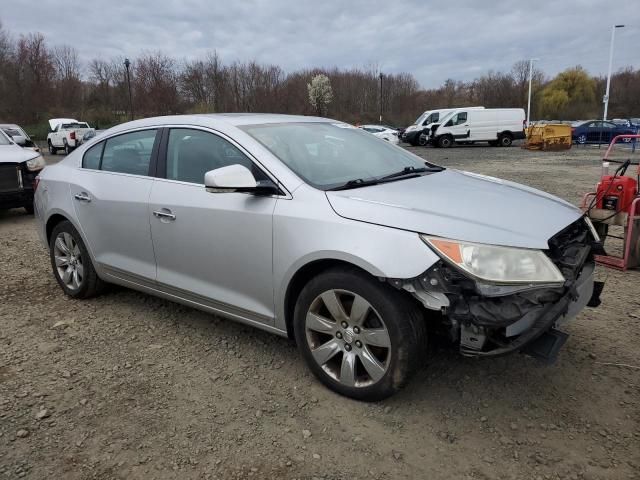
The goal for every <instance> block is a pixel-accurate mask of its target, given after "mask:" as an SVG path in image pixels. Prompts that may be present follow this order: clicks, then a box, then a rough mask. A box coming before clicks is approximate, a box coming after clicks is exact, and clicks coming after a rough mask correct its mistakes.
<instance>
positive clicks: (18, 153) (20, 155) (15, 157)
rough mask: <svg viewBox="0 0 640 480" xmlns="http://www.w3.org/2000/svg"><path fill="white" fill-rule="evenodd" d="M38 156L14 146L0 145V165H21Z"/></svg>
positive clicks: (36, 153)
mask: <svg viewBox="0 0 640 480" xmlns="http://www.w3.org/2000/svg"><path fill="white" fill-rule="evenodd" d="M38 155H40V154H39V153H38V152H35V151H33V150H31V149H28V148H22V147H21V146H19V145H16V144H11V145H0V163H22V162H26V161H27V160H31V159H32V158H36V157H37V156H38Z"/></svg>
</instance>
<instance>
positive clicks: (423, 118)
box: [402, 107, 484, 147]
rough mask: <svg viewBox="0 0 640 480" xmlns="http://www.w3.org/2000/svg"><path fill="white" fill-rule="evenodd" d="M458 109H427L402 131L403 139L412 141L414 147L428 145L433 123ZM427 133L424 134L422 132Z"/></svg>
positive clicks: (476, 108)
mask: <svg viewBox="0 0 640 480" xmlns="http://www.w3.org/2000/svg"><path fill="white" fill-rule="evenodd" d="M483 108H484V107H467V109H469V110H478V109H483ZM456 110H458V107H456V108H441V109H438V110H427V111H425V112H423V113H422V115H420V116H419V117H418V118H417V119H416V121H415V122H413V125H409V126H408V127H407V128H406V130H405V131H404V132H403V133H402V141H404V142H407V143H410V144H411V145H413V146H414V147H415V146H417V145H426V144H427V141H428V139H429V132H430V131H431V125H433V124H434V123H438V121H439V120H440V119H442V118H444V117H446V116H447V115H449V114H450V113H451V112H454V111H456ZM423 133H424V134H425V135H422V134H423Z"/></svg>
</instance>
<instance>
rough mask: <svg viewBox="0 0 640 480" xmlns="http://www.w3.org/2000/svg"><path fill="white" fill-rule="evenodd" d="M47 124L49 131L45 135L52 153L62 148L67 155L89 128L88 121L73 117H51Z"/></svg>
mask: <svg viewBox="0 0 640 480" xmlns="http://www.w3.org/2000/svg"><path fill="white" fill-rule="evenodd" d="M49 126H50V127H51V132H50V133H49V134H48V135H47V146H48V147H49V153H51V154H52V155H55V154H56V153H58V150H64V151H65V153H66V154H67V155H68V154H69V153H71V152H72V151H73V149H74V148H76V147H77V146H79V145H80V140H81V139H82V137H83V135H84V134H85V133H86V132H88V131H89V130H91V127H90V126H89V124H88V123H86V122H79V121H78V120H74V119H73V118H52V119H51V120H49Z"/></svg>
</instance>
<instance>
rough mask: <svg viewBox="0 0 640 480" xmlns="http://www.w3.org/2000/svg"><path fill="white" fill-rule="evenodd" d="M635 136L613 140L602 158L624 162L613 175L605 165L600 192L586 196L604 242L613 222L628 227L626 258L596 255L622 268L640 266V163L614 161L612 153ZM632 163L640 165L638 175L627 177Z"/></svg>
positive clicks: (600, 260) (584, 201) (585, 208)
mask: <svg viewBox="0 0 640 480" xmlns="http://www.w3.org/2000/svg"><path fill="white" fill-rule="evenodd" d="M634 138H635V139H639V140H640V135H618V136H617V137H615V138H614V139H613V140H612V141H611V144H610V145H609V148H607V151H606V153H605V155H604V158H603V159H602V161H603V162H609V163H620V164H622V165H621V166H620V167H618V169H617V170H616V171H615V174H614V175H609V174H608V172H605V171H604V168H603V176H602V177H601V179H600V181H599V182H598V184H597V185H596V191H595V192H590V193H587V194H586V195H585V196H584V198H583V199H582V210H583V211H584V212H585V213H586V214H587V215H588V216H589V218H590V219H591V220H592V222H593V223H594V226H595V228H596V231H597V232H598V234H599V235H600V236H601V237H602V242H603V243H604V241H605V240H606V237H607V234H608V231H609V226H610V225H620V226H622V227H624V235H623V237H622V240H623V242H624V243H623V246H622V251H623V255H622V257H615V256H612V255H596V262H598V263H600V264H602V265H606V266H609V267H613V268H617V269H619V270H627V269H628V268H634V267H638V266H640V194H639V193H638V185H639V184H640V164H639V163H638V162H636V163H632V162H631V160H627V161H625V162H620V161H616V160H610V159H609V154H610V153H611V150H612V149H613V146H614V145H615V144H616V142H617V141H618V140H622V139H629V140H623V141H625V142H631V141H632V140H633V139H634ZM630 165H638V171H637V176H636V178H631V177H626V176H624V175H625V173H626V171H627V168H628V167H629V166H630Z"/></svg>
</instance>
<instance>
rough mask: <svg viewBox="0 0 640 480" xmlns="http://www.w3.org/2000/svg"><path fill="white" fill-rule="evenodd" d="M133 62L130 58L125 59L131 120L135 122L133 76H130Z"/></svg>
mask: <svg viewBox="0 0 640 480" xmlns="http://www.w3.org/2000/svg"><path fill="white" fill-rule="evenodd" d="M130 65H131V62H130V61H129V59H128V58H125V59H124V66H125V68H126V69H127V86H128V87H129V119H130V120H133V98H132V97H131V76H130V75H129V66H130Z"/></svg>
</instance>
